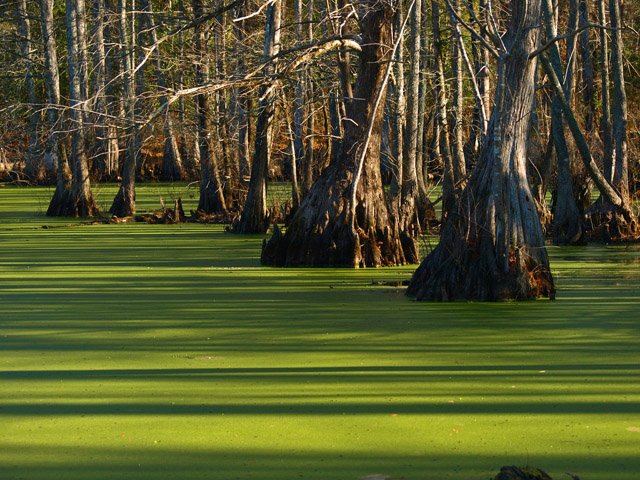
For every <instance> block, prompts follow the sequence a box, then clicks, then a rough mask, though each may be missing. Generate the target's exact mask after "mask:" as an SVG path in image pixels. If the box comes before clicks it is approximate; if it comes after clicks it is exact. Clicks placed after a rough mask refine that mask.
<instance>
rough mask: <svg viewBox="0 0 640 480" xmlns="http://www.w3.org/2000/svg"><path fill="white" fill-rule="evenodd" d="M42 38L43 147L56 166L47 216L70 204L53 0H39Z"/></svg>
mask: <svg viewBox="0 0 640 480" xmlns="http://www.w3.org/2000/svg"><path fill="white" fill-rule="evenodd" d="M40 16H41V19H42V39H43V41H44V60H45V72H44V78H45V84H46V87H47V120H48V127H49V134H48V138H47V142H46V146H45V154H44V164H45V167H46V168H55V169H56V177H57V181H56V189H55V192H54V193H53V197H52V199H51V202H50V204H49V207H48V209H47V215H48V216H57V215H59V214H61V211H60V209H61V206H63V205H67V204H69V202H70V201H71V200H70V195H71V169H70V168H69V163H68V161H67V155H66V151H65V150H64V144H63V142H62V140H61V138H60V133H59V132H60V131H61V128H62V118H61V116H60V113H59V112H60V109H59V106H60V76H59V72H58V54H57V49H56V38H55V34H54V29H53V0H40Z"/></svg>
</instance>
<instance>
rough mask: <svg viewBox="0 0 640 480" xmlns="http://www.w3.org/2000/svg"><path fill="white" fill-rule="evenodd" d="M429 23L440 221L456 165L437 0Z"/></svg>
mask: <svg viewBox="0 0 640 480" xmlns="http://www.w3.org/2000/svg"><path fill="white" fill-rule="evenodd" d="M431 10H432V11H431V25H432V29H433V32H432V33H433V62H434V66H433V69H434V75H435V97H436V98H435V103H436V105H435V109H436V124H437V130H436V132H437V133H436V138H435V139H434V141H435V142H437V143H438V150H437V152H438V153H439V156H440V159H441V160H442V165H443V172H442V175H443V179H442V221H443V222H445V221H446V219H447V217H448V215H449V212H452V211H453V210H454V208H455V205H456V202H457V200H456V197H457V195H456V190H455V184H456V167H455V165H454V159H453V158H452V155H451V142H450V141H449V122H448V119H447V91H446V88H447V87H446V80H445V78H444V64H443V60H442V35H441V31H440V5H439V0H431Z"/></svg>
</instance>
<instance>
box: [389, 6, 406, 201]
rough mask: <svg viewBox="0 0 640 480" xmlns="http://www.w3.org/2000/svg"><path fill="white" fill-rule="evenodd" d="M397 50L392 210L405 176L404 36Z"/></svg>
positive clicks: (391, 123)
mask: <svg viewBox="0 0 640 480" xmlns="http://www.w3.org/2000/svg"><path fill="white" fill-rule="evenodd" d="M402 21H403V18H402V3H399V4H398V12H397V15H396V31H400V28H401V25H402ZM398 42H399V44H398V50H397V51H396V58H395V59H394V60H395V65H394V73H395V80H396V81H395V84H393V85H392V86H391V92H390V93H391V94H390V95H389V97H391V98H390V101H389V102H387V103H388V104H389V109H390V110H391V111H390V121H389V127H390V132H389V133H390V135H389V146H390V147H391V157H392V159H393V170H394V171H395V172H394V173H395V175H394V176H393V178H392V179H391V186H390V187H389V197H390V203H391V204H392V206H393V208H394V209H397V208H400V207H401V206H402V188H403V187H402V185H403V183H404V180H405V176H406V174H405V173H404V171H403V170H404V168H405V164H406V161H405V159H404V154H405V149H404V136H405V128H406V123H407V96H406V94H405V79H404V45H405V41H404V35H402V36H400V37H399V38H398Z"/></svg>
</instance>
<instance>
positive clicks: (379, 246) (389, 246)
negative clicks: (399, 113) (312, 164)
mask: <svg viewBox="0 0 640 480" xmlns="http://www.w3.org/2000/svg"><path fill="white" fill-rule="evenodd" d="M362 8H363V10H364V12H362V14H361V16H360V19H361V22H360V23H361V29H362V32H361V36H362V43H361V44H362V52H361V53H360V64H359V69H358V76H357V80H356V86H355V92H354V97H353V104H352V108H351V118H352V120H354V121H353V122H346V124H345V133H344V139H343V142H342V144H341V145H340V149H339V152H338V154H337V156H336V159H335V161H334V162H332V163H331V164H330V165H329V166H328V167H327V168H326V169H325V170H324V172H323V173H322V174H321V176H320V177H319V178H318V180H316V182H315V183H314V185H313V187H312V189H311V191H310V192H309V194H308V195H307V196H306V197H305V199H304V201H303V203H302V205H301V206H300V209H299V210H298V211H297V213H296V214H295V216H294V217H293V219H292V220H291V222H290V223H289V226H288V228H287V231H286V233H285V234H284V235H282V233H281V232H280V230H279V229H277V228H276V231H275V233H274V234H273V236H272V237H271V239H270V240H269V242H268V243H265V246H264V247H263V251H262V257H261V258H262V262H263V263H264V264H268V265H278V266H284V265H286V266H297V265H307V266H319V265H331V266H348V267H365V266H380V265H398V264H403V263H407V262H413V261H416V258H417V248H416V245H415V242H414V240H413V238H411V237H410V236H408V235H405V234H404V232H400V231H399V229H398V226H397V224H392V223H391V222H390V218H389V212H388V209H387V205H386V203H385V199H384V192H383V189H382V180H381V175H380V136H381V130H382V118H383V113H384V109H383V108H382V105H380V103H382V102H380V101H379V100H380V99H381V98H384V94H385V90H386V88H385V81H384V79H385V73H386V72H385V70H386V67H387V65H386V63H387V62H388V61H389V58H390V54H391V48H390V44H391V30H392V26H393V22H394V15H395V12H394V10H393V8H392V6H391V5H390V4H389V3H387V2H375V3H374V2H370V3H367V4H365V5H363V6H362ZM377 95H378V97H377ZM377 100H378V101H377ZM368 132H369V138H367V133H368ZM365 148H366V150H364V151H363V149H365ZM363 154H364V156H363ZM361 161H364V164H363V165H361V163H360V162H361ZM360 167H362V168H361V169H360ZM359 172H361V176H360V181H357V180H356V179H357V178H358V177H359ZM354 201H355V203H354Z"/></svg>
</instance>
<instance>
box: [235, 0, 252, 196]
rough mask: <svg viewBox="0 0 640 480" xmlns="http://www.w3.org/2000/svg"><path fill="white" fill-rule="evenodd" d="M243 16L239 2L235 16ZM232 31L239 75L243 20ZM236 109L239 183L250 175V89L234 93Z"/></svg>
mask: <svg viewBox="0 0 640 480" xmlns="http://www.w3.org/2000/svg"><path fill="white" fill-rule="evenodd" d="M244 16H245V2H241V3H240V5H238V7H237V10H236V17H237V18H241V17H244ZM233 33H234V35H235V43H234V52H235V54H236V60H237V62H238V63H237V71H238V75H239V76H243V75H244V74H245V73H246V63H245V58H244V51H243V44H244V42H246V39H247V35H246V32H245V21H244V20H239V21H235V22H233ZM236 99H237V100H236V102H237V104H236V110H237V127H236V128H237V130H238V168H239V176H240V183H241V184H244V183H245V178H248V177H249V175H251V162H250V158H249V156H250V155H251V154H250V151H249V148H250V147H249V145H250V138H249V137H250V134H249V133H250V132H249V130H250V128H249V114H250V111H251V91H250V90H249V89H247V88H239V89H238V91H237V93H236Z"/></svg>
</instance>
